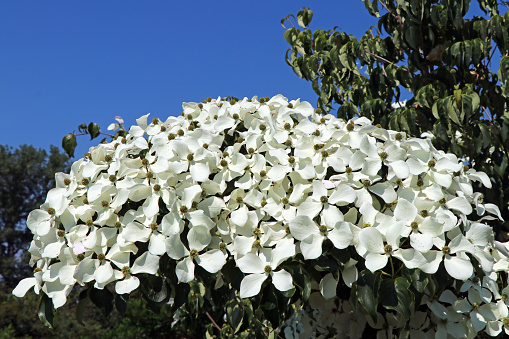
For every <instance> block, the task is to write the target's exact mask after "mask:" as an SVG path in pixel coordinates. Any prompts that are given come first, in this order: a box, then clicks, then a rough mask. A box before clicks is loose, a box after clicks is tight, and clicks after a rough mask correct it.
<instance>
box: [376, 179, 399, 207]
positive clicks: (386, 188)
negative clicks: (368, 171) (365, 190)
mask: <svg viewBox="0 0 509 339" xmlns="http://www.w3.org/2000/svg"><path fill="white" fill-rule="evenodd" d="M369 190H370V191H371V192H373V193H375V194H376V195H378V196H379V197H380V198H382V199H383V201H385V202H386V203H391V202H393V201H395V200H397V199H398V195H397V194H396V191H394V188H393V187H392V184H391V183H390V182H384V183H377V184H375V185H373V186H370V187H369Z"/></svg>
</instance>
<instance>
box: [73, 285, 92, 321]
mask: <svg viewBox="0 0 509 339" xmlns="http://www.w3.org/2000/svg"><path fill="white" fill-rule="evenodd" d="M89 301H90V299H89V298H88V289H86V290H83V291H81V292H80V296H79V301H78V306H77V307H76V321H78V324H80V325H82V326H85V323H83V312H85V309H86V307H87V304H88V302H89Z"/></svg>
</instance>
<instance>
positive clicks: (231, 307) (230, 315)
mask: <svg viewBox="0 0 509 339" xmlns="http://www.w3.org/2000/svg"><path fill="white" fill-rule="evenodd" d="M243 318H244V307H243V304H239V303H238V302H237V300H232V301H230V302H229V303H228V304H227V305H226V319H227V320H228V323H229V324H230V326H231V327H232V328H233V333H237V332H238V330H239V329H240V327H241V326H242V319H243Z"/></svg>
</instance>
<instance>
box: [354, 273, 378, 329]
mask: <svg viewBox="0 0 509 339" xmlns="http://www.w3.org/2000/svg"><path fill="white" fill-rule="evenodd" d="M379 287H380V273H378V272H377V273H375V274H373V273H371V272H370V271H368V270H364V271H362V272H361V273H360V275H359V279H358V280H357V288H356V296H357V300H358V301H359V302H360V304H361V305H362V307H364V309H365V310H366V312H368V314H369V315H370V317H371V318H372V319H373V321H374V322H376V321H377V311H376V309H377V307H378V289H379Z"/></svg>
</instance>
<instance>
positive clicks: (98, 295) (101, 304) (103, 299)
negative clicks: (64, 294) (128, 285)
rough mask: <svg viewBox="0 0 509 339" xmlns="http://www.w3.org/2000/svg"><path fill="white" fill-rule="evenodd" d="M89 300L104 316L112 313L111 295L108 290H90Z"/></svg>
mask: <svg viewBox="0 0 509 339" xmlns="http://www.w3.org/2000/svg"><path fill="white" fill-rule="evenodd" d="M88 296H89V297H90V300H92V302H93V303H94V305H95V306H97V308H99V309H100V310H101V311H102V312H103V314H104V315H105V316H108V315H109V314H110V313H111V311H113V293H111V292H110V290H109V289H107V288H104V289H102V290H99V289H96V288H91V289H90V292H89V293H88Z"/></svg>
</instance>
